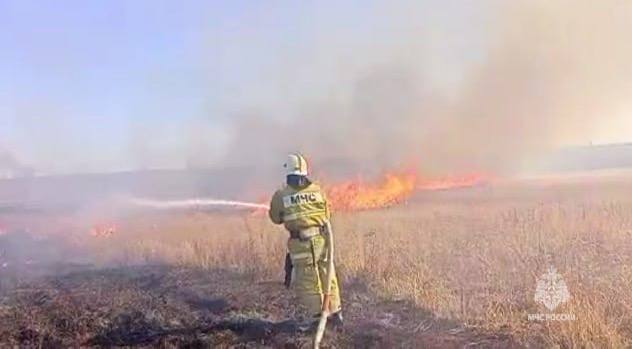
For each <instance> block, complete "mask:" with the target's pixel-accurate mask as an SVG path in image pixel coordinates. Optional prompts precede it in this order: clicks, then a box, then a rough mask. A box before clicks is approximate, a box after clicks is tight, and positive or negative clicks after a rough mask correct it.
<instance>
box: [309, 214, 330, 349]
mask: <svg viewBox="0 0 632 349" xmlns="http://www.w3.org/2000/svg"><path fill="white" fill-rule="evenodd" d="M325 230H326V233H327V234H326V235H325V236H326V239H327V278H326V279H325V287H324V289H323V306H322V311H321V313H320V319H319V320H318V327H317V328H316V334H315V335H314V341H313V344H314V349H318V348H319V347H320V342H321V341H322V339H323V335H324V334H325V328H326V327H327V318H328V317H329V315H330V314H331V309H330V302H331V284H332V283H333V279H334V275H335V267H334V233H333V229H332V228H331V223H330V222H327V223H326V224H325Z"/></svg>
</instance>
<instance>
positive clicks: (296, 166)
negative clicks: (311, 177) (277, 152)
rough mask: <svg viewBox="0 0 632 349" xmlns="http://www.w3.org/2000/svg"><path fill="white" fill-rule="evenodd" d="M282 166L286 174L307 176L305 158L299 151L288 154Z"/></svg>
mask: <svg viewBox="0 0 632 349" xmlns="http://www.w3.org/2000/svg"><path fill="white" fill-rule="evenodd" d="M283 167H285V172H286V174H287V175H299V176H307V160H305V157H303V155H301V154H299V153H294V154H290V155H288V156H287V160H286V161H285V164H284V165H283Z"/></svg>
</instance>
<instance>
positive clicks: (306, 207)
mask: <svg viewBox="0 0 632 349" xmlns="http://www.w3.org/2000/svg"><path fill="white" fill-rule="evenodd" d="M268 214H269V216H270V219H271V220H272V222H274V223H275V224H281V223H283V224H284V225H285V229H287V230H289V231H300V230H303V229H307V228H311V227H318V226H322V225H324V224H325V222H327V220H329V218H330V213H329V207H328V205H327V198H326V197H325V194H324V193H323V192H322V191H321V189H320V186H318V184H315V183H310V184H309V185H308V186H307V187H304V188H295V187H292V186H290V185H288V186H286V187H285V188H283V189H280V190H277V191H276V192H275V193H274V196H272V201H271V202H270V211H268Z"/></svg>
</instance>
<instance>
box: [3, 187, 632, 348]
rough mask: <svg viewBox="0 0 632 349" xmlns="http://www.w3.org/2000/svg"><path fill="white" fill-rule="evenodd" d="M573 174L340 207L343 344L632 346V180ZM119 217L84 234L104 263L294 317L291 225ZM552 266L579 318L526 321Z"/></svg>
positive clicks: (538, 309) (194, 216) (244, 218)
mask: <svg viewBox="0 0 632 349" xmlns="http://www.w3.org/2000/svg"><path fill="white" fill-rule="evenodd" d="M565 183H566V184H564V183H553V182H521V183H519V184H515V183H506V184H499V185H496V186H493V187H486V188H476V189H466V190H462V191H449V192H434V193H425V194H422V195H419V196H418V197H416V198H415V199H414V202H410V203H408V204H406V205H402V206H399V207H395V208H391V209H385V210H377V211H365V212H359V213H344V214H342V213H341V214H337V215H336V216H335V221H334V229H335V231H336V236H337V244H338V245H337V246H338V250H337V252H338V253H337V267H338V270H339V274H340V277H341V279H342V281H343V298H344V301H345V304H346V309H347V312H348V314H349V316H348V321H347V324H346V326H347V327H346V330H347V331H348V332H347V334H346V335H340V334H339V335H338V337H336V338H337V340H338V343H339V345H343V346H344V345H349V346H355V345H360V344H362V345H371V343H373V345H378V346H390V345H393V346H416V345H422V344H423V345H426V346H430V347H458V346H464V345H474V346H476V345H478V346H481V347H489V346H497V347H503V346H531V347H534V346H535V347H562V348H571V347H625V346H631V345H632V339H631V338H632V315H631V314H632V294H631V293H630V292H629V290H630V289H631V288H632V267H631V266H632V245H631V244H630V243H629V241H630V239H631V238H632V197H630V195H629V194H630V193H632V184H631V183H630V181H629V177H625V178H618V179H616V180H612V179H608V180H601V181H599V182H584V181H581V180H577V181H575V182H572V181H567V182H565ZM118 223H119V231H118V232H117V233H116V234H115V235H113V236H110V237H108V238H104V239H95V238H91V239H90V240H89V244H90V247H91V248H92V250H91V251H92V256H93V257H94V258H95V260H97V264H102V265H110V266H111V265H112V264H115V265H116V264H118V265H125V266H129V265H144V264H151V265H156V264H160V265H167V266H170V267H171V268H176V269H177V270H197V271H198V272H199V271H200V270H201V271H204V270H207V271H208V273H211V274H212V273H215V271H217V270H225V271H227V272H229V273H231V274H225V275H239V280H241V281H240V282H241V283H239V284H235V283H234V282H233V281H230V280H228V279H227V280H225V282H226V284H227V285H233V286H234V287H236V288H240V289H234V290H230V289H228V290H227V289H226V288H223V291H222V292H220V293H221V294H219V293H217V291H216V290H215V291H213V292H216V294H217V295H218V296H219V295H221V296H222V297H225V296H227V295H229V294H233V293H234V294H243V292H247V290H244V289H243V288H246V289H247V288H248V286H247V285H253V286H252V287H253V289H252V290H251V292H258V293H261V292H264V293H265V292H269V294H267V295H266V296H265V297H268V299H269V297H277V296H275V295H278V296H279V297H283V299H284V301H283V302H286V303H284V304H285V305H284V306H283V309H281V310H279V309H277V310H274V309H272V308H270V307H267V306H266V305H264V304H259V305H258V307H259V308H257V311H259V312H260V314H263V315H262V316H263V317H264V318H266V315H265V313H266V312H267V313H275V312H276V314H274V316H272V317H270V315H269V314H268V315H267V316H268V317H267V318H270V319H275V320H279V321H280V320H282V319H283V318H285V317H289V316H292V311H293V310H292V309H291V307H289V306H288V305H287V304H289V300H287V299H286V298H284V297H287V292H285V291H284V290H283V288H282V287H281V284H280V283H281V280H282V275H281V273H282V269H283V268H282V267H283V257H284V254H285V239H286V234H285V232H284V231H282V229H281V228H279V227H275V226H273V225H271V224H270V223H268V221H267V219H266V217H263V216H252V215H244V214H225V213H224V214H220V213H201V212H198V213H184V212H182V213H170V214H160V215H158V214H143V215H137V216H133V217H128V218H126V219H125V220H122V221H120V222H118ZM549 266H553V267H555V268H556V269H557V271H558V272H559V273H560V274H561V275H562V277H563V278H564V280H565V281H566V284H567V285H568V289H569V291H570V295H571V298H570V300H569V301H568V302H567V303H564V304H562V305H560V306H559V307H558V308H557V309H555V312H556V313H570V314H574V315H575V317H576V319H575V320H574V321H551V322H537V321H528V319H527V316H528V314H530V313H546V312H548V310H547V309H545V308H544V307H543V306H542V305H540V304H537V303H536V302H535V301H534V299H533V298H534V292H535V287H536V282H537V279H538V278H539V277H540V275H542V274H543V273H544V272H546V270H547V269H548V267H549ZM202 274H204V273H202ZM178 275H179V274H178ZM200 275H201V274H200ZM219 280H220V279H215V281H214V282H223V281H219ZM197 283H198V284H199V283H200V281H197ZM176 284H177V283H176ZM179 285H184V286H186V285H187V283H186V282H185V283H184V284H183V283H180V284H179ZM255 285H275V286H273V287H272V286H266V287H264V288H261V286H255ZM215 288H217V287H215ZM255 289H256V291H255ZM209 292H210V291H209ZM209 294H210V293H206V295H207V296H208V295H209ZM243 297H244V299H246V298H247V297H248V296H245V295H244V296H243ZM259 297H261V295H259V296H254V295H253V299H261V298H259ZM277 300H278V299H277ZM5 304H6V303H5ZM231 304H232V305H231V306H233V307H237V308H240V306H239V305H238V303H231ZM151 306H152V305H151V304H148V305H147V307H151ZM246 308H247V307H246ZM5 309H6V308H5ZM5 311H6V310H5ZM183 316H184V315H183ZM275 316H276V317H275ZM215 324H216V323H215ZM376 326H377V327H376ZM359 333H363V335H362V338H361V339H358V338H359V337H358V336H359V335H360V334H359ZM380 334H381V335H382V337H380ZM385 335H388V336H389V338H390V337H392V336H395V337H397V339H395V340H392V339H388V340H387V339H385V337H384V336H385ZM371 336H376V337H371ZM331 339H332V338H331V337H330V340H331ZM358 341H360V342H358ZM208 343H211V342H208ZM213 343H217V342H213ZM275 343H276V344H275ZM376 343H377V344H376ZM420 343H421V344H420ZM128 344H129V343H128ZM260 344H261V343H260ZM294 344H296V343H294ZM330 344H331V342H330ZM267 345H273V346H274V345H279V342H269V341H268V342H267ZM297 345H299V344H297ZM299 346H300V345H299Z"/></svg>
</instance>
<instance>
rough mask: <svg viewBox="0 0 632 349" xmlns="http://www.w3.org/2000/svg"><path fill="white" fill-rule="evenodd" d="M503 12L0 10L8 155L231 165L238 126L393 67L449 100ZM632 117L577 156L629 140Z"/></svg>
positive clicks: (6, 6) (618, 119)
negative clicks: (420, 79) (394, 64)
mask: <svg viewBox="0 0 632 349" xmlns="http://www.w3.org/2000/svg"><path fill="white" fill-rule="evenodd" d="M497 4H498V3H497V2H495V1H483V2H478V1H476V2H475V1H454V0H449V1H438V0H426V1H417V2H412V1H411V2H407V1H396V2H386V1H383V2H376V1H349V0H347V1H318V2H316V1H305V2H297V1H266V2H259V1H178V2H175V1H155V0H152V1H148V0H138V1H116V0H113V1H54V2H52V1H31V0H15V1H14V0H0V151H3V152H5V153H9V154H11V156H12V157H13V158H15V159H17V161H18V162H19V163H21V164H23V165H25V166H29V167H32V168H35V169H36V170H37V171H38V172H41V173H72V172H101V171H120V170H130V169H144V168H183V167H186V166H188V165H192V164H193V165H196V164H201V165H209V166H221V165H222V163H223V162H225V161H227V159H226V156H227V154H228V156H232V155H231V154H234V152H232V151H231V149H230V148H231V147H235V146H236V144H237V146H238V144H239V138H240V137H241V135H242V134H244V135H246V133H240V132H239V130H240V128H239V127H235V125H238V124H240V122H241V120H248V119H249V118H253V117H254V118H257V119H258V120H259V121H260V122H263V123H265V122H268V121H274V122H281V123H287V122H291V120H290V119H292V118H295V117H296V114H297V109H301V108H305V105H306V104H309V103H311V102H312V101H320V100H324V99H326V100H328V101H334V102H335V101H344V100H345V99H346V98H347V97H348V96H349V95H350V94H352V92H350V89H349V88H348V86H352V85H354V83H355V82H356V81H357V77H358V76H359V75H363V74H365V73H366V72H367V71H371V70H372V69H373V67H375V66H380V65H389V64H390V63H391V62H393V61H397V62H398V63H402V62H403V63H402V64H403V65H405V66H406V67H407V69H408V68H410V67H412V68H411V69H408V70H407V71H410V72H411V74H420V75H423V81H424V84H426V85H428V86H432V89H433V91H437V92H436V93H440V94H442V95H444V96H445V98H447V99H449V98H451V97H450V96H453V95H456V94H458V93H459V91H460V90H461V89H462V88H463V84H464V83H463V82H464V81H465V80H466V79H468V77H469V76H471V75H472V70H473V69H474V67H477V66H478V65H480V64H481V62H484V61H485V60H486V59H487V57H488V56H489V54H490V53H489V52H490V49H491V48H492V44H491V43H490V42H491V41H492V40H491V39H490V38H491V37H493V35H492V34H494V33H493V31H494V30H497V28H496V27H495V24H496V23H497V22H498V21H499V20H498V11H499V7H498V6H497ZM417 66H420V67H423V69H421V68H420V69H419V70H417V68H416V67H417ZM630 107H631V108H632V106H630ZM626 108H627V107H625V106H624V107H621V108H620V110H619V111H617V112H616V113H613V114H612V115H611V116H608V120H609V121H608V123H607V126H603V127H595V129H594V131H593V134H589V135H587V136H586V135H584V137H583V138H576V139H571V141H570V142H580V143H581V142H589V141H594V142H598V143H604V142H619V141H627V140H632V117H630V116H629V114H628V112H627V109H626ZM253 115H254V116H253ZM235 130H237V131H235ZM254 132H255V133H256V132H257V131H256V130H255V131H254ZM262 132H265V128H262ZM275 137H279V135H275ZM235 139H237V141H235ZM263 139H265V137H263ZM247 146H248V147H255V148H256V147H257V145H256V144H254V145H253V144H247ZM278 157H279V158H283V156H282V155H279V156H278ZM228 160H230V159H228ZM228 162H230V161H228Z"/></svg>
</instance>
